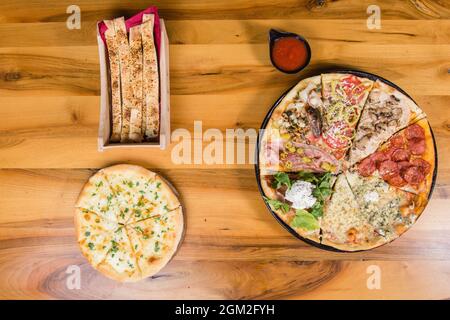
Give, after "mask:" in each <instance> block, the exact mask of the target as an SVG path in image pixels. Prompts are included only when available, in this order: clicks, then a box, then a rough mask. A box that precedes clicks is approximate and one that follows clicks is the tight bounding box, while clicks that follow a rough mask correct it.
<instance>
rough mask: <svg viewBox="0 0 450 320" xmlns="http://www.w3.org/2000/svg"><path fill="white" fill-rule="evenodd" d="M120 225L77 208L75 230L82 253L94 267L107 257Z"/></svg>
mask: <svg viewBox="0 0 450 320" xmlns="http://www.w3.org/2000/svg"><path fill="white" fill-rule="evenodd" d="M118 227H119V225H118V224H117V223H116V222H113V221H111V220H109V219H105V218H103V217H102V216H100V215H98V214H96V213H94V212H92V211H89V210H87V209H81V208H76V210H75V229H76V231H77V240H78V243H79V244H80V248H81V252H82V253H83V255H84V256H85V257H86V258H87V259H88V260H89V262H90V263H91V264H92V266H94V267H97V265H98V264H100V263H101V262H102V261H103V260H104V259H105V257H106V254H107V253H108V251H109V249H110V247H111V240H112V238H113V234H114V231H116V230H117V228H118Z"/></svg>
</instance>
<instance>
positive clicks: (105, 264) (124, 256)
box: [97, 226, 142, 282]
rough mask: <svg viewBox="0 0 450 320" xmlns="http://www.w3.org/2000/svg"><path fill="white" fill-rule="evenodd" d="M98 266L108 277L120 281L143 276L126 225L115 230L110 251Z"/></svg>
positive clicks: (135, 279)
mask: <svg viewBox="0 0 450 320" xmlns="http://www.w3.org/2000/svg"><path fill="white" fill-rule="evenodd" d="M97 268H98V270H99V271H100V272H102V273H103V274H105V275H106V276H107V277H109V278H111V279H114V280H116V281H120V282H134V281H138V280H140V279H141V278H142V277H141V271H140V269H139V266H138V264H137V260H136V256H135V255H134V251H133V248H132V244H131V242H130V239H129V238H128V234H127V231H126V229H125V226H120V227H119V228H118V229H117V230H115V231H114V233H113V235H112V238H111V240H110V243H109V250H108V253H107V254H106V257H105V259H104V260H103V261H102V262H101V263H100V264H99V265H98V266H97Z"/></svg>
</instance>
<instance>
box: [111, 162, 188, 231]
mask: <svg viewBox="0 0 450 320" xmlns="http://www.w3.org/2000/svg"><path fill="white" fill-rule="evenodd" d="M103 170H104V173H105V175H106V176H107V179H108V181H109V182H110V185H111V188H112V189H113V190H114V192H115V195H116V197H117V199H118V200H119V205H120V212H121V215H120V217H119V222H120V223H133V222H136V221H139V220H142V219H146V218H148V217H151V216H153V215H158V214H163V213H166V212H169V211H172V210H174V209H176V208H178V207H180V202H179V200H178V198H177V196H176V195H175V193H174V192H173V191H172V189H171V187H170V186H169V185H168V184H167V183H166V182H165V181H164V180H163V179H162V178H161V177H159V176H158V175H156V174H155V173H153V172H151V171H148V170H146V169H144V168H142V167H139V166H131V165H117V166H113V167H109V168H105V169H103Z"/></svg>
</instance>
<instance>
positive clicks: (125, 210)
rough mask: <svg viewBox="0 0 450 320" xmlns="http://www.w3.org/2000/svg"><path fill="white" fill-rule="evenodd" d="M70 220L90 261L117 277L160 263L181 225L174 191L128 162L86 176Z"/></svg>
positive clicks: (137, 274) (133, 276)
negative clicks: (72, 220)
mask: <svg viewBox="0 0 450 320" xmlns="http://www.w3.org/2000/svg"><path fill="white" fill-rule="evenodd" d="M75 225H76V230H77V238H78V242H79V245H80V247H81V251H82V253H83V255H84V256H86V258H87V259H88V260H89V262H90V263H91V265H92V266H93V267H94V268H95V269H97V270H98V271H100V272H101V273H103V274H104V275H106V276H107V277H109V278H112V279H114V280H117V281H121V282H133V281H138V280H140V279H143V278H146V277H149V276H151V275H153V274H155V273H156V272H158V271H159V270H160V269H161V268H162V267H164V265H166V264H167V263H168V261H169V260H170V259H171V258H172V256H173V255H174V253H175V251H176V249H177V248H178V245H179V243H180V240H181V236H182V233H183V228H184V223H183V213H182V208H181V205H180V202H179V200H178V198H177V196H176V194H175V191H174V190H172V188H171V187H170V185H169V184H168V183H167V182H166V181H165V180H164V179H163V178H161V177H159V176H158V175H156V174H155V173H154V172H151V171H149V170H147V169H145V168H142V167H139V166H133V165H116V166H112V167H109V168H105V169H102V170H100V171H99V172H97V173H96V174H95V175H94V176H92V177H91V178H90V179H89V181H88V182H87V183H86V185H85V187H84V188H83V191H82V192H81V195H80V197H79V199H78V201H77V204H76V212H75Z"/></svg>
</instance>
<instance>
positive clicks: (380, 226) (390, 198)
mask: <svg viewBox="0 0 450 320" xmlns="http://www.w3.org/2000/svg"><path fill="white" fill-rule="evenodd" d="M345 176H346V178H347V181H348V183H349V185H350V188H351V189H352V192H353V194H354V195H355V198H356V200H357V202H358V205H359V216H361V217H363V219H365V221H366V223H367V225H369V226H370V228H368V229H366V231H370V233H366V234H365V235H364V237H365V240H366V241H367V242H366V243H364V244H363V249H368V248H372V247H376V246H379V245H381V244H384V243H387V242H390V241H392V240H394V239H396V238H397V237H398V236H399V235H400V234H402V233H403V232H404V231H405V230H406V229H408V228H409V227H410V226H411V225H412V224H413V223H414V222H415V221H416V219H417V217H418V216H419V215H420V214H421V212H422V210H423V208H424V205H425V203H426V199H427V197H422V196H420V195H416V194H414V193H410V192H406V191H403V190H401V189H398V188H395V187H392V186H390V185H389V184H388V183H386V182H385V181H383V179H381V178H378V177H376V176H373V177H370V178H368V177H362V176H360V175H359V174H358V173H356V172H347V173H346V174H345ZM424 200H425V203H424Z"/></svg>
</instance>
